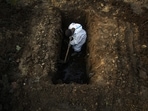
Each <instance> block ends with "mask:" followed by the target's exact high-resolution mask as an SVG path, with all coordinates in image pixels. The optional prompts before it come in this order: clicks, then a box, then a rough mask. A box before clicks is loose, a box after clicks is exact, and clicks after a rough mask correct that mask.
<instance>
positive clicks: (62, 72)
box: [52, 43, 89, 84]
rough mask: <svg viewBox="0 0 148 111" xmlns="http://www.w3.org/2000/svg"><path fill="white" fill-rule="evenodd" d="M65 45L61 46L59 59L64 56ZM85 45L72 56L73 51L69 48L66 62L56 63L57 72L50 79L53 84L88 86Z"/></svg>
mask: <svg viewBox="0 0 148 111" xmlns="http://www.w3.org/2000/svg"><path fill="white" fill-rule="evenodd" d="M66 46H67V44H65V43H63V44H62V51H61V59H63V57H64V56H65V54H66V53H65V50H66V49H67V47H66ZM85 50H86V44H84V45H83V47H82V51H81V52H80V53H79V54H77V55H75V56H72V53H73V49H72V48H70V51H69V54H68V57H67V62H66V63H60V62H59V63H58V64H57V68H58V71H57V73H56V74H55V75H54V77H53V78H52V82H53V84H59V83H66V84H69V83H78V84H88V83H89V78H88V75H87V73H86V51H85Z"/></svg>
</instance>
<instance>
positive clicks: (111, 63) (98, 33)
mask: <svg viewBox="0 0 148 111" xmlns="http://www.w3.org/2000/svg"><path fill="white" fill-rule="evenodd" d="M87 23H88V24H87V26H88V29H87V32H88V42H87V47H88V49H87V50H88V54H87V56H88V59H87V63H88V67H87V68H88V71H87V72H88V74H89V76H90V84H98V85H113V84H115V81H116V79H117V78H120V77H121V78H122V76H124V75H128V74H129V73H133V71H131V70H132V69H131V67H132V65H134V67H136V62H137V61H136V60H134V59H135V57H131V56H132V54H134V48H135V47H134V46H133V42H134V41H136V40H137V39H138V31H137V26H136V25H135V24H130V23H128V22H124V21H121V20H118V19H117V18H116V17H114V18H113V19H111V18H109V17H107V16H106V17H103V16H99V15H96V14H92V13H90V14H89V17H88V22H87ZM130 37H131V38H130ZM133 38H134V40H133ZM130 54H131V55H130ZM130 59H132V60H130ZM132 62H134V63H132ZM130 76H131V75H130ZM124 77H125V76H124ZM128 78H130V77H128ZM126 79H127V78H126V77H125V78H124V80H122V82H125V80H126ZM113 81H114V82H113Z"/></svg>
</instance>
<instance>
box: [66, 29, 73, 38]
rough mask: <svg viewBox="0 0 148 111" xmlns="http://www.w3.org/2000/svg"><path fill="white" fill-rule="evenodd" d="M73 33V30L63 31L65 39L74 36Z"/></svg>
mask: <svg viewBox="0 0 148 111" xmlns="http://www.w3.org/2000/svg"><path fill="white" fill-rule="evenodd" d="M74 31H75V28H72V29H67V30H66V31H65V35H66V36H67V37H70V36H72V35H73V34H74Z"/></svg>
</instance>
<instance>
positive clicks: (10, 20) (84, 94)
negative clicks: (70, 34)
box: [0, 0, 148, 111]
mask: <svg viewBox="0 0 148 111" xmlns="http://www.w3.org/2000/svg"><path fill="white" fill-rule="evenodd" d="M147 3H148V2H147V0H142V1H138V0H117V2H115V1H114V2H113V0H100V1H99V2H98V1H97V0H93V1H90V0H84V1H82V0H76V1H66V0H61V1H58V0H56V1H54V0H51V1H50V0H48V1H46V0H45V1H44V0H43V1H38V0H37V1H28V0H26V1H25V0H22V1H20V2H19V3H18V4H17V5H10V4H7V3H6V2H5V1H4V0H0V8H1V10H0V43H1V44H0V50H1V52H0V111H10V110H12V111H119V110H121V111H147V110H148V105H147V103H148V70H147V67H148V56H147V55H148V33H147V32H148V21H147V20H148V17H147V15H148V9H147V7H148V4H147ZM71 22H79V23H81V24H82V25H83V27H84V29H85V30H86V31H87V34H88V39H87V48H86V55H85V56H84V60H86V71H87V75H88V76H89V78H90V83H89V84H83V85H82V84H76V83H72V84H61V82H59V84H57V85H54V84H53V83H52V77H54V75H56V72H57V70H58V69H57V63H58V60H59V59H60V54H61V46H62V45H61V43H62V39H63V31H64V30H65V29H66V28H67V26H68V25H69V24H70V23H71Z"/></svg>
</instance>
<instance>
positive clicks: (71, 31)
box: [65, 23, 87, 56]
mask: <svg viewBox="0 0 148 111" xmlns="http://www.w3.org/2000/svg"><path fill="white" fill-rule="evenodd" d="M65 35H66V36H67V37H70V39H71V41H70V45H72V48H73V49H74V53H73V54H72V56H74V55H76V54H78V53H79V52H80V51H81V48H82V46H83V44H84V43H85V42H86V38H87V35H86V31H85V30H84V29H83V28H82V25H81V24H79V23H71V24H70V25H69V27H68V29H67V30H66V31H65Z"/></svg>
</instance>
